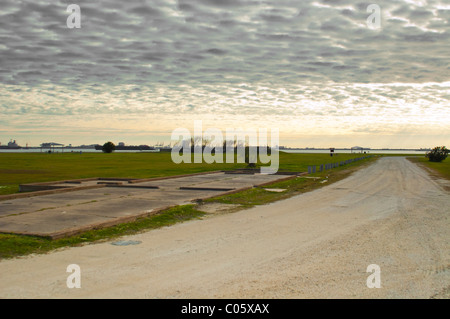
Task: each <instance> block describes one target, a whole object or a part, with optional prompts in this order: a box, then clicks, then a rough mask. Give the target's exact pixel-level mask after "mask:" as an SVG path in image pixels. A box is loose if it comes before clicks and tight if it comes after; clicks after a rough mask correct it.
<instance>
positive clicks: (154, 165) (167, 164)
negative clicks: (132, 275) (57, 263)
mask: <svg viewBox="0 0 450 319" xmlns="http://www.w3.org/2000/svg"><path fill="white" fill-rule="evenodd" d="M360 156H361V155H360V154H338V155H337V156H336V155H335V156H333V157H330V156H329V155H328V154H293V153H283V152H280V171H291V172H305V171H307V169H308V166H309V165H320V164H326V163H331V162H338V161H344V160H347V159H350V158H355V157H360ZM375 159H376V158H375V157H373V158H372V159H369V160H365V161H359V162H354V163H351V164H348V165H345V166H341V167H339V168H335V169H332V170H328V171H324V172H321V173H315V174H312V176H315V177H317V179H307V178H295V179H292V180H288V181H283V182H278V183H274V184H272V185H268V186H266V188H267V187H279V188H283V189H286V191H285V192H282V193H273V192H269V191H266V190H265V188H255V189H251V190H248V191H243V192H239V193H236V194H233V195H229V196H223V197H217V198H213V199H210V200H208V202H218V203H232V204H238V205H240V207H241V208H246V207H251V206H254V205H261V204H265V203H269V202H273V201H277V200H281V199H283V198H288V197H290V196H293V195H295V194H299V193H302V192H306V191H310V190H312V189H315V188H318V187H321V186H323V185H326V184H322V183H320V181H323V180H325V179H326V180H327V183H332V182H334V181H337V180H339V179H342V178H345V177H346V176H348V175H349V174H351V173H352V172H353V171H354V170H356V169H358V168H359V167H360V166H361V165H365V164H368V163H370V162H371V161H374V160H375ZM245 167H246V164H237V163H234V164H233V163H232V164H206V163H203V164H178V165H177V164H174V163H173V162H172V161H171V158H170V153H160V154H158V153H113V154H103V153H99V154H95V153H94V154H78V153H68V154H46V153H43V154H40V153H39V154H33V153H28V154H19V153H3V154H2V153H0V186H2V188H1V192H2V194H11V193H15V192H17V191H18V185H19V184H23V183H31V182H44V181H54V180H63V179H77V178H88V177H129V178H149V177H160V176H169V175H170V176H171V175H179V174H189V173H196V172H203V171H212V170H231V169H236V168H245ZM5 186H6V187H5ZM204 215H205V213H204V212H201V211H199V210H197V207H196V205H183V206H178V207H175V208H171V209H168V210H166V211H163V212H161V213H160V214H158V215H155V216H149V217H145V218H140V219H138V220H136V221H135V222H132V223H126V224H121V225H117V226H114V227H109V228H106V229H101V230H93V231H89V232H85V233H82V234H80V235H77V236H72V237H69V238H64V239H58V240H51V239H48V238H42V237H33V236H20V235H13V234H0V259H2V258H11V257H15V256H20V255H26V254H30V253H45V252H48V251H51V250H54V249H58V248H63V247H69V246H77V245H81V244H85V243H89V242H95V241H99V240H104V239H111V238H117V237H120V236H124V235H130V234H135V233H138V232H141V231H148V230H151V229H154V228H159V227H163V226H170V225H173V224H175V223H178V222H183V221H185V220H190V219H195V218H202V216H204Z"/></svg>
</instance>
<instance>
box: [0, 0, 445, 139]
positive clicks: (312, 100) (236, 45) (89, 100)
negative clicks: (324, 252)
mask: <svg viewBox="0 0 450 319" xmlns="http://www.w3.org/2000/svg"><path fill="white" fill-rule="evenodd" d="M68 4H70V3H69V2H67V1H56V2H50V1H40V0H39V1H31V0H30V1H23V2H21V3H20V4H18V3H16V2H15V1H13V0H5V5H4V9H2V12H1V13H0V24H1V25H2V28H0V39H1V41H0V42H1V45H0V62H1V64H0V79H1V81H0V114H1V115H2V116H1V118H0V142H1V143H2V145H4V144H6V143H7V142H8V141H9V140H10V139H14V140H16V141H17V142H18V143H19V144H20V145H22V146H24V145H25V144H28V145H30V146H38V145H39V144H41V143H43V142H58V143H64V144H65V145H68V144H72V145H81V144H97V143H98V144H102V143H104V142H106V141H113V142H115V143H118V142H124V143H126V144H128V145H135V144H147V145H154V144H156V143H161V142H164V143H165V144H169V143H170V137H171V132H172V131H173V130H174V129H176V128H180V127H186V128H188V129H190V130H192V129H193V125H194V121H195V120H202V122H203V128H204V129H206V128H208V127H214V128H218V129H220V130H223V131H225V129H226V128H244V129H245V128H268V129H270V128H277V129H278V130H279V133H280V143H279V144H280V145H283V146H287V147H317V148H326V147H339V148H350V147H352V146H355V145H359V146H364V147H371V148H425V147H433V146H437V145H447V146H448V144H450V143H449V142H450V125H449V120H450V103H449V101H450V79H449V76H448V75H449V74H450V72H449V68H450V61H449V54H448V52H450V36H449V23H448V21H449V17H450V7H448V5H445V4H444V1H428V2H425V1H419V2H417V1H406V0H405V1H403V0H401V1H400V0H399V1H378V2H377V4H378V5H379V6H380V8H381V13H382V21H381V29H379V30H371V29H370V28H368V27H365V25H366V19H367V17H368V15H369V14H368V13H367V12H366V7H367V4H366V3H365V2H362V1H361V2H359V1H356V2H355V1H339V5H336V4H333V1H328V0H322V1H319V0H317V1H302V2H301V3H299V2H298V1H287V0H280V1H267V2H265V3H264V4H262V3H261V2H258V1H252V0H232V1H218V0H199V1H196V2H192V1H182V0H179V1H169V0H167V1H166V0H155V1H130V2H122V1H119V0H115V1H103V0H98V1H93V2H92V1H84V0H83V1H79V2H78V4H79V6H80V8H81V13H82V20H81V21H82V22H81V26H82V27H81V28H80V29H68V28H67V26H66V18H67V16H68V13H67V12H66V11H65V9H66V8H67V5H68ZM2 6H3V5H2Z"/></svg>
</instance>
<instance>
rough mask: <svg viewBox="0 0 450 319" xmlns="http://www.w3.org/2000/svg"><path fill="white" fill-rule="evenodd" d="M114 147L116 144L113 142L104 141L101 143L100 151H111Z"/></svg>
mask: <svg viewBox="0 0 450 319" xmlns="http://www.w3.org/2000/svg"><path fill="white" fill-rule="evenodd" d="M115 149H116V145H114V143H113V142H106V143H105V144H103V147H102V151H103V153H112V152H114V150H115Z"/></svg>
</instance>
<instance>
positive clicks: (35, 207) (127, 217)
mask: <svg viewBox="0 0 450 319" xmlns="http://www.w3.org/2000/svg"><path fill="white" fill-rule="evenodd" d="M294 177H295V176H294ZM285 178H286V176H283V175H262V174H225V173H224V172H215V173H211V174H203V175H189V176H178V177H174V178H168V179H158V180H142V181H139V180H136V179H126V180H124V179H98V178H97V179H86V180H74V181H57V182H54V183H44V184H45V185H43V187H50V188H51V187H55V186H58V187H64V186H66V187H67V188H71V189H70V191H67V192H64V193H59V191H56V192H54V193H52V191H50V193H48V191H45V192H44V195H39V194H42V192H37V193H39V194H34V195H39V196H32V197H26V198H12V199H7V200H3V201H0V232H3V233H17V234H28V235H36V236H47V237H51V238H61V237H64V236H69V235H73V234H76V233H80V232H82V231H85V230H89V229H94V228H101V227H107V226H112V225H115V224H118V223H121V222H126V221H132V220H134V219H136V218H138V217H140V216H147V215H151V214H155V213H157V212H158V211H160V210H162V209H165V208H167V207H171V206H176V205H182V204H187V203H191V202H192V201H197V200H201V199H205V198H209V197H213V196H218V195H222V194H225V193H229V192H230V191H231V192H234V191H239V190H241V189H246V188H251V187H253V186H256V185H262V184H264V183H270V182H274V181H277V180H281V179H285ZM289 178H290V177H289ZM130 181H131V182H130ZM98 183H105V184H103V187H101V188H92V189H86V188H85V187H86V186H88V187H95V186H96V185H98ZM31 186H32V187H36V184H33V185H31ZM37 186H39V185H37ZM37 189H39V187H37Z"/></svg>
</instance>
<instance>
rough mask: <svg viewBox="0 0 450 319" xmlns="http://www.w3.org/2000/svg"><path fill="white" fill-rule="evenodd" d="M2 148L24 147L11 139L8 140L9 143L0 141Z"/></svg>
mask: <svg viewBox="0 0 450 319" xmlns="http://www.w3.org/2000/svg"><path fill="white" fill-rule="evenodd" d="M0 148H2V149H19V148H22V147H21V146H19V145H18V144H17V143H16V140H14V141H13V140H10V141H9V142H8V145H1V143H0Z"/></svg>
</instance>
